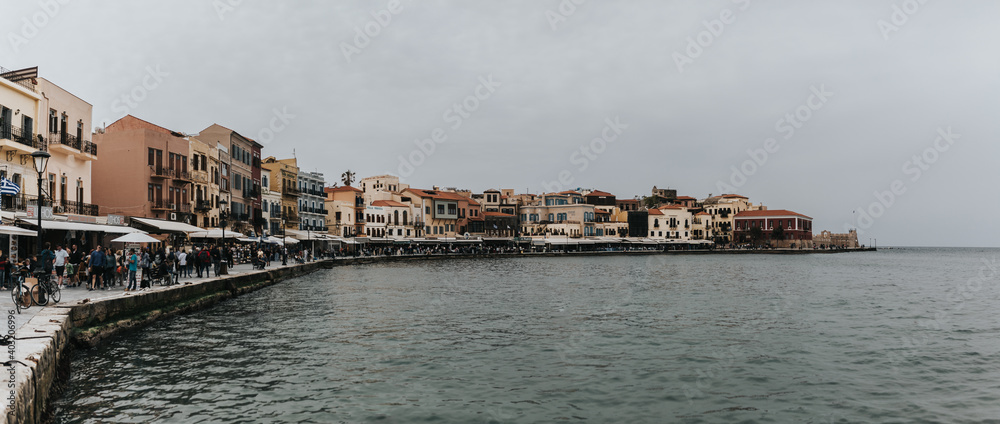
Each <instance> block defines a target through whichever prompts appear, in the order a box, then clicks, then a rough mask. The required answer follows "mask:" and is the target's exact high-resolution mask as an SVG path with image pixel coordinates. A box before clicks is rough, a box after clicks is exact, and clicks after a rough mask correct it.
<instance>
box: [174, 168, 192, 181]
mask: <svg viewBox="0 0 1000 424" xmlns="http://www.w3.org/2000/svg"><path fill="white" fill-rule="evenodd" d="M170 173H172V174H173V176H174V181H177V182H182V183H189V182H191V173H190V172H188V171H183V170H179V169H171V170H170Z"/></svg>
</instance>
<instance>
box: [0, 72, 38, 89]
mask: <svg viewBox="0 0 1000 424" xmlns="http://www.w3.org/2000/svg"><path fill="white" fill-rule="evenodd" d="M32 71H33V72H32ZM37 74H38V68H37V67H35V68H27V69H21V70H17V71H11V70H10V69H7V68H3V67H0V78H3V79H5V80H7V81H10V82H12V83H14V84H17V85H19V86H21V87H23V88H24V89H25V90H28V91H30V92H32V93H35V92H36V91H35V85H34V84H32V83H31V78H26V76H27V75H37Z"/></svg>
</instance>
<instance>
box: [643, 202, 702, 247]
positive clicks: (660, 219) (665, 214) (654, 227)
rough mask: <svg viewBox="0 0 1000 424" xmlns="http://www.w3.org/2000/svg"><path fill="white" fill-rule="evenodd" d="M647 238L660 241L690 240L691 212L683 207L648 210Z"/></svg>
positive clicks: (671, 206) (673, 206)
mask: <svg viewBox="0 0 1000 424" xmlns="http://www.w3.org/2000/svg"><path fill="white" fill-rule="evenodd" d="M648 220H649V222H648V228H649V235H648V237H649V238H652V239H660V240H690V239H691V221H692V216H691V212H690V211H688V209H687V208H686V207H684V206H680V205H667V206H661V207H659V208H655V209H650V210H649V217H648Z"/></svg>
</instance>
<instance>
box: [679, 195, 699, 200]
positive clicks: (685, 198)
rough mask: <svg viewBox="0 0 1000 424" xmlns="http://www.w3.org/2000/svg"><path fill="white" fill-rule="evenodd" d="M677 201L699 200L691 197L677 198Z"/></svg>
mask: <svg viewBox="0 0 1000 424" xmlns="http://www.w3.org/2000/svg"><path fill="white" fill-rule="evenodd" d="M677 200H698V199H695V198H694V197H691V196H677Z"/></svg>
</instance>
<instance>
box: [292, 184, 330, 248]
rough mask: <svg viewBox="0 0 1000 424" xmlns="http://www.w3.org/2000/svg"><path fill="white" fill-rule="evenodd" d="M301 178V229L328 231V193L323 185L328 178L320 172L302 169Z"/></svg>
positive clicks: (299, 201)
mask: <svg viewBox="0 0 1000 424" xmlns="http://www.w3.org/2000/svg"><path fill="white" fill-rule="evenodd" d="M298 180H299V200H298V203H299V229H300V230H304V231H305V230H308V231H319V232H324V233H325V232H327V227H326V215H327V210H326V204H325V203H324V201H325V200H326V193H324V192H323V186H324V185H325V184H326V180H324V178H323V174H321V173H319V172H307V171H302V170H300V171H299V173H298Z"/></svg>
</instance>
